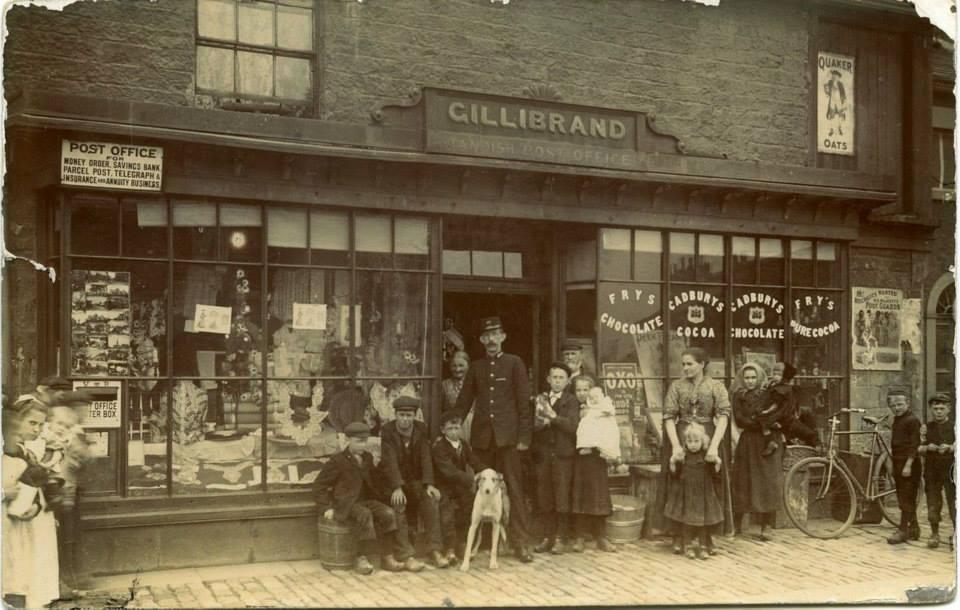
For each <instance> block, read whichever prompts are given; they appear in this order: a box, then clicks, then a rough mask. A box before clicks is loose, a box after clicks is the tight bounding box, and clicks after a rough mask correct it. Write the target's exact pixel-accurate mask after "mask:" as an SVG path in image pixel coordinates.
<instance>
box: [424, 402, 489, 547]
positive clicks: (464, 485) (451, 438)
mask: <svg viewBox="0 0 960 610" xmlns="http://www.w3.org/2000/svg"><path fill="white" fill-rule="evenodd" d="M461 423H462V422H461V419H460V415H459V414H457V413H456V412H455V411H452V410H450V411H445V412H444V413H443V414H442V415H441V416H440V428H441V430H442V432H443V436H441V437H439V438H438V439H437V440H435V441H434V442H433V447H432V451H431V453H432V454H433V470H434V476H435V477H436V481H437V488H438V489H439V490H440V495H441V498H440V525H441V529H442V537H443V546H444V555H445V556H446V558H447V561H449V562H450V563H453V562H454V561H455V560H456V558H457V556H458V555H459V556H460V557H462V556H463V545H464V542H465V537H466V534H467V529H468V528H469V527H470V517H471V514H472V512H473V496H474V476H475V475H476V473H478V472H480V471H481V470H483V469H484V468H486V466H484V465H483V463H482V462H481V461H480V460H479V459H478V458H477V457H476V456H475V455H474V453H473V450H472V449H471V448H470V443H468V442H467V441H465V440H462V438H461Z"/></svg>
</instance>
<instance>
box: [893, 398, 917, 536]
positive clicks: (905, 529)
mask: <svg viewBox="0 0 960 610" xmlns="http://www.w3.org/2000/svg"><path fill="white" fill-rule="evenodd" d="M887 406H888V407H889V408H890V410H891V411H893V416H894V417H893V425H892V426H891V434H890V450H891V453H893V480H894V481H895V482H896V484H897V503H898V504H899V505H900V526H899V528H898V529H897V531H896V533H895V534H894V535H893V536H890V537H889V538H887V542H889V543H890V544H900V543H903V542H906V541H907V540H919V539H920V525H919V524H918V523H917V491H918V490H919V489H920V476H921V470H922V468H921V466H920V460H918V459H917V455H918V454H917V450H918V449H919V448H920V420H919V419H917V417H916V416H915V415H914V414H913V413H911V412H910V398H909V393H908V391H907V390H906V389H905V388H891V389H890V390H889V391H888V392H887Z"/></svg>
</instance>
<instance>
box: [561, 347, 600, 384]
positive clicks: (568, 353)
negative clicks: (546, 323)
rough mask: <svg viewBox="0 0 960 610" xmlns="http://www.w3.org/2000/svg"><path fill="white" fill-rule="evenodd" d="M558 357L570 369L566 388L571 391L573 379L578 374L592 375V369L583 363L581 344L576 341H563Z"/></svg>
mask: <svg viewBox="0 0 960 610" xmlns="http://www.w3.org/2000/svg"><path fill="white" fill-rule="evenodd" d="M560 358H561V360H562V361H563V363H564V364H565V365H567V368H568V369H570V383H569V385H567V388H569V389H570V391H571V392H572V391H573V380H574V379H576V378H577V376H579V375H591V376H592V375H593V371H591V370H589V369H587V368H586V367H585V366H584V365H583V346H582V345H580V344H579V343H577V342H576V341H571V340H569V339H568V340H567V341H564V343H563V345H562V346H561V347H560Z"/></svg>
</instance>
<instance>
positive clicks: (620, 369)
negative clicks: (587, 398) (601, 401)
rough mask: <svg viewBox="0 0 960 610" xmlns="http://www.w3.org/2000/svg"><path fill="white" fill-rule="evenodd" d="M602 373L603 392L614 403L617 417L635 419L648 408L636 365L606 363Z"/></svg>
mask: <svg viewBox="0 0 960 610" xmlns="http://www.w3.org/2000/svg"><path fill="white" fill-rule="evenodd" d="M601 372H602V377H603V390H604V392H606V394H607V396H609V397H610V400H612V401H613V407H614V408H615V409H616V411H617V415H625V416H629V417H633V416H635V415H636V414H638V413H639V411H640V409H642V408H643V407H645V406H646V404H645V400H644V396H643V391H642V387H641V383H640V380H639V379H637V377H638V376H639V370H638V368H637V365H636V363H633V362H604V363H603V367H602V369H601Z"/></svg>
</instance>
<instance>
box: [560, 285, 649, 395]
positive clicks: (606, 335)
mask: <svg viewBox="0 0 960 610" xmlns="http://www.w3.org/2000/svg"><path fill="white" fill-rule="evenodd" d="M599 291H600V303H599V311H598V312H597V313H598V317H597V318H596V319H597V320H598V321H599V324H600V363H601V365H602V364H606V363H614V364H616V363H624V362H630V363H638V367H639V369H638V372H637V375H639V376H647V377H658V376H662V375H663V365H662V361H663V358H662V351H660V352H659V353H654V352H657V351H658V350H657V349H656V346H657V345H662V342H663V310H662V299H661V288H660V286H658V285H656V284H633V283H625V282H624V283H621V282H601V283H600V285H599ZM567 315H568V316H569V315H570V314H569V313H568V314H567ZM591 326H592V325H591ZM654 336H659V337H660V338H659V339H654ZM651 341H652V342H651ZM638 348H639V351H638ZM597 372H598V373H600V372H601V371H597Z"/></svg>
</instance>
